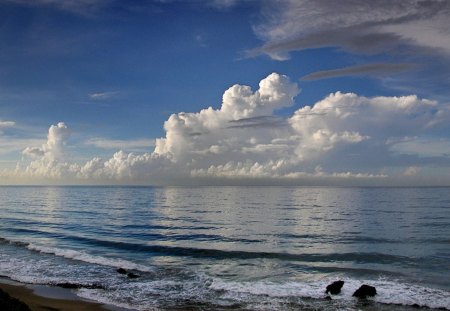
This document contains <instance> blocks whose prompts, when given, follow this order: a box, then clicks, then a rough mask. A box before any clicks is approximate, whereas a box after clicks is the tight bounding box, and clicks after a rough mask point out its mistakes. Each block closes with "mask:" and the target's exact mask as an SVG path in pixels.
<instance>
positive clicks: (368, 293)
mask: <svg viewBox="0 0 450 311" xmlns="http://www.w3.org/2000/svg"><path fill="white" fill-rule="evenodd" d="M376 294H377V290H376V288H375V287H373V286H370V285H366V284H363V285H361V287H360V288H358V289H357V290H356V291H355V292H354V293H353V297H358V298H367V297H373V296H375V295H376Z"/></svg>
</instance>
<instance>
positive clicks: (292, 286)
mask: <svg viewBox="0 0 450 311" xmlns="http://www.w3.org/2000/svg"><path fill="white" fill-rule="evenodd" d="M342 280H344V281H345V284H344V287H343V288H342V291H341V294H339V295H335V296H333V300H342V301H356V298H354V297H352V295H353V293H354V291H355V290H356V289H358V288H359V287H360V286H361V285H362V284H368V285H372V286H375V287H376V289H377V295H376V296H375V297H374V298H373V300H374V301H376V302H380V303H386V304H399V305H414V304H418V305H420V306H427V307H430V308H450V292H448V291H445V290H441V289H435V288H427V287H423V286H418V285H413V284H406V283H401V282H396V281H390V280H384V279H379V280H355V279H346V278H343V279H342ZM333 281H335V279H324V280H320V281H315V282H286V283H274V282H266V281H260V282H227V281H223V280H221V279H214V280H213V282H212V283H211V285H210V288H211V289H213V290H221V291H225V292H229V293H231V294H232V293H234V294H236V296H239V297H241V296H242V294H244V295H257V296H267V297H272V298H285V297H304V298H324V297H325V288H326V286H327V285H328V284H330V283H331V282H333ZM241 299H242V297H241Z"/></svg>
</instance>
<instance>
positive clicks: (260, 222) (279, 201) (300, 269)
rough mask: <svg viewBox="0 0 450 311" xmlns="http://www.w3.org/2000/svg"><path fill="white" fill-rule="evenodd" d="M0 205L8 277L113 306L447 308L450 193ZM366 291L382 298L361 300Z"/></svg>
mask: <svg viewBox="0 0 450 311" xmlns="http://www.w3.org/2000/svg"><path fill="white" fill-rule="evenodd" d="M0 199H1V200H0V220H1V221H0V275H3V276H6V277H9V278H11V279H13V280H17V281H20V282H25V283H31V284H58V283H64V282H65V283H72V284H77V285H78V286H80V288H79V289H74V290H73V291H74V292H75V293H76V294H77V295H78V296H80V297H84V298H89V299H93V300H96V301H99V302H103V303H108V304H111V305H115V306H120V307H125V308H132V309H138V310H178V309H179V310H413V309H414V308H413V306H415V307H417V306H423V307H428V308H441V309H450V188H320V187H319V188H314V187H292V188H291V187H197V188H157V187H0ZM117 268H124V269H127V270H129V271H132V272H133V273H135V274H137V275H139V277H138V278H135V279H130V278H128V277H127V276H126V275H123V274H119V273H117V272H116V269H117ZM339 279H340V280H344V281H345V284H344V287H343V289H342V293H341V294H339V295H336V296H333V297H332V298H333V299H332V300H326V299H325V296H326V295H325V292H324V291H325V287H326V285H328V284H329V283H331V282H332V281H335V280H339ZM362 284H369V285H372V286H375V287H376V288H377V292H378V295H377V296H375V297H374V298H370V299H367V300H365V301H358V300H357V299H356V298H353V297H352V294H353V292H354V291H355V290H356V289H357V288H358V287H359V286H360V285H362Z"/></svg>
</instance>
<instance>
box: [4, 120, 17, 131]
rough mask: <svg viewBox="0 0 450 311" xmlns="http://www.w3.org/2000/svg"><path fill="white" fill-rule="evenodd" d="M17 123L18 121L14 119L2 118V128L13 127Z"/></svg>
mask: <svg viewBox="0 0 450 311" xmlns="http://www.w3.org/2000/svg"><path fill="white" fill-rule="evenodd" d="M15 125H16V122H14V121H2V120H0V129H2V128H7V127H13V126H15Z"/></svg>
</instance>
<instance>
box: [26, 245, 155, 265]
mask: <svg viewBox="0 0 450 311" xmlns="http://www.w3.org/2000/svg"><path fill="white" fill-rule="evenodd" d="M27 248H28V249H29V250H33V251H37V252H40V253H46V254H53V255H56V256H60V257H64V258H68V259H73V260H79V261H84V262H88V263H92V264H97V265H102V266H109V267H115V268H124V269H131V270H138V271H142V272H152V271H153V269H152V268H151V267H148V266H144V265H140V264H137V263H134V262H131V261H129V260H125V259H120V258H108V257H103V256H97V255H91V254H88V253H85V252H83V251H77V250H71V249H62V248H57V247H47V246H42V245H36V244H29V245H28V246H27Z"/></svg>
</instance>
